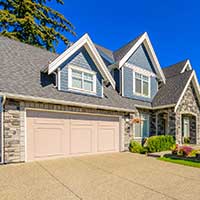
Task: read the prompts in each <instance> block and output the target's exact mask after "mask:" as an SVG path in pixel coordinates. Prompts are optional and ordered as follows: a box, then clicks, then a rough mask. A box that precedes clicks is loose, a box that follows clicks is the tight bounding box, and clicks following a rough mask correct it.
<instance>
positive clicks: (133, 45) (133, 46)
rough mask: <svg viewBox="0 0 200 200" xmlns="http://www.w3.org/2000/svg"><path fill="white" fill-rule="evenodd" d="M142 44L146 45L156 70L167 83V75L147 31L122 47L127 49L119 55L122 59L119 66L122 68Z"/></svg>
mask: <svg viewBox="0 0 200 200" xmlns="http://www.w3.org/2000/svg"><path fill="white" fill-rule="evenodd" d="M142 44H143V45H144V47H145V49H146V51H147V53H148V56H149V58H150V60H151V62H152V64H153V66H154V68H155V71H156V73H157V75H158V77H159V78H160V79H161V80H162V81H163V82H164V83H165V76H164V74H163V71H162V69H161V67H160V64H159V61H158V59H157V56H156V54H155V51H154V49H153V47H152V44H151V42H150V39H149V36H148V34H147V33H146V32H145V33H144V34H143V35H142V36H139V37H138V38H136V39H135V40H133V41H132V42H130V43H128V45H126V46H125V47H123V48H122V49H125V52H126V53H124V54H122V55H123V56H119V58H120V60H119V61H118V62H119V68H121V67H122V66H123V65H124V64H125V63H126V61H127V60H128V59H129V58H130V57H131V56H132V55H133V53H134V52H135V51H136V50H137V49H138V47H139V46H140V45H142Z"/></svg>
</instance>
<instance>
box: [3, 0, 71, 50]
mask: <svg viewBox="0 0 200 200" xmlns="http://www.w3.org/2000/svg"><path fill="white" fill-rule="evenodd" d="M50 1H51V0H48V2H50ZM56 2H57V3H58V4H62V5H63V4H64V1H63V0H56ZM0 8H1V10H0V35H3V36H6V37H9V38H12V39H15V40H19V41H21V42H24V43H28V44H31V45H34V46H39V47H43V48H46V49H47V50H49V51H53V52H55V47H56V46H57V45H58V43H59V41H63V42H64V43H65V44H66V45H69V43H70V42H69V40H68V38H67V37H65V36H64V33H66V32H68V33H70V34H72V35H74V36H75V32H74V26H73V25H72V24H71V23H70V22H69V21H68V20H67V19H66V18H65V17H64V16H63V15H62V14H60V13H59V12H57V11H56V10H54V9H52V8H51V7H49V6H48V5H47V0H0Z"/></svg>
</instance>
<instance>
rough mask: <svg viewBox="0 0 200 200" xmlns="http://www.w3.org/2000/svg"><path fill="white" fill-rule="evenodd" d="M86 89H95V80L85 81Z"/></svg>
mask: <svg viewBox="0 0 200 200" xmlns="http://www.w3.org/2000/svg"><path fill="white" fill-rule="evenodd" d="M84 89H85V90H88V91H93V82H91V81H84Z"/></svg>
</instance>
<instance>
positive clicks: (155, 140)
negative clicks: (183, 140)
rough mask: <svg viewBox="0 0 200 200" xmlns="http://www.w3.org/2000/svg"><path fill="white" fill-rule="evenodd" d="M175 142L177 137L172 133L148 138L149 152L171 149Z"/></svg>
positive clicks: (147, 146)
mask: <svg viewBox="0 0 200 200" xmlns="http://www.w3.org/2000/svg"><path fill="white" fill-rule="evenodd" d="M174 144H175V139H174V137H173V136H171V135H159V136H152V137H150V138H148V140H147V143H146V148H147V150H148V152H149V153H154V152H161V151H167V150H170V149H171V148H172V147H173V145H174Z"/></svg>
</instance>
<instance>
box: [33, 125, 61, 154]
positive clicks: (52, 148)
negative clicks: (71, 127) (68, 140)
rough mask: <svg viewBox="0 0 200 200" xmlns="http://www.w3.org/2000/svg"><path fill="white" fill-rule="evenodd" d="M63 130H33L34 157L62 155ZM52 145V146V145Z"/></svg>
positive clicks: (58, 128) (56, 128)
mask: <svg viewBox="0 0 200 200" xmlns="http://www.w3.org/2000/svg"><path fill="white" fill-rule="evenodd" d="M63 133H64V130H63V128H60V127H54V128H51V129H50V128H41V127H40V128H36V129H35V130H34V144H33V145H34V157H36V158H40V157H48V156H58V155H64V134H63ZM52 144H53V145H52Z"/></svg>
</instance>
